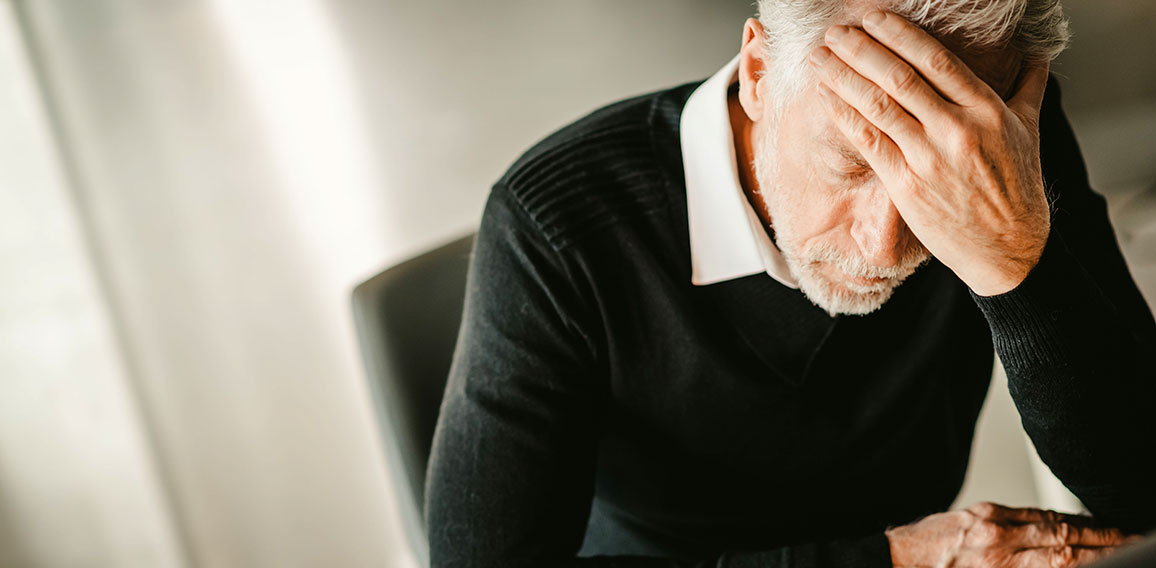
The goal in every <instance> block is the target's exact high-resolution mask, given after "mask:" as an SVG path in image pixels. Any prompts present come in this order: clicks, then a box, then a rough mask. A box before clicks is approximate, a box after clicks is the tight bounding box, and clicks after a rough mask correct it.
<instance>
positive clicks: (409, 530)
mask: <svg viewBox="0 0 1156 568" xmlns="http://www.w3.org/2000/svg"><path fill="white" fill-rule="evenodd" d="M473 242H474V237H473V235H469V236H467V237H464V238H461V239H458V240H456V241H454V242H452V243H449V244H447V245H444V246H442V247H439V248H437V249H435V250H433V251H430V252H428V253H426V254H423V255H421V256H419V257H416V258H413V259H411V260H408V261H406V262H403V263H402V264H399V265H397V266H394V267H392V268H389V269H387V270H385V271H384V272H382V273H381V274H378V275H377V276H374V277H373V278H371V279H369V280H368V281H366V282H364V283H363V284H361V285H359V286H358V287H357V288H355V289H354V291H353V314H354V321H355V322H356V325H357V335H358V339H359V341H360V343H361V352H362V357H363V359H364V360H365V368H366V373H367V376H368V378H369V381H370V384H371V387H372V389H371V390H372V392H373V397H374V405H375V407H376V410H377V422H378V425H379V428H380V429H381V433H382V438H383V439H384V442H385V457H386V460H387V462H388V466H389V468H390V472H391V474H392V477H393V482H394V486H395V489H396V490H395V494H396V495H397V501H398V504H399V506H400V507H401V516H402V522H403V524H404V525H405V526H404V529H405V532H406V536H407V538H408V540H409V542H410V546H411V548H412V549H413V552H414V555H415V557H416V559H417V560H418V561H419V562H420V563H421V564H422V565H423V566H424V565H426V564H428V543H427V539H426V534H425V525H424V522H423V516H422V515H423V512H422V505H423V499H424V494H425V470H426V464H427V463H428V462H429V454H430V447H431V445H432V444H433V434H434V426H435V425H436V424H437V417H438V409H439V407H440V405H441V399H442V394H443V391H444V390H445V385H446V378H447V375H448V374H449V369H450V360H451V358H452V357H453V351H454V344H455V342H456V341H457V334H458V328H459V327H460V325H461V317H462V303H463V300H464V298H465V290H466V272H467V269H468V267H469V260H470V250H471V249H472V247H473Z"/></svg>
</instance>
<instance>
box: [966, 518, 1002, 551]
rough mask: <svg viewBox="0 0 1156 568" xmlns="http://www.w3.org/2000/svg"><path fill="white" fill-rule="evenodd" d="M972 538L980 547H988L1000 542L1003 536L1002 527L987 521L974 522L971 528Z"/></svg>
mask: <svg viewBox="0 0 1156 568" xmlns="http://www.w3.org/2000/svg"><path fill="white" fill-rule="evenodd" d="M971 535H972V538H974V539H975V542H976V543H977V544H979V545H981V546H990V545H993V544H996V543H998V542H999V541H1000V538H1001V537H1002V536H1003V527H1001V526H999V525H998V524H996V523H993V522H991V521H987V520H981V521H978V522H976V523H975V524H974V525H972V527H971Z"/></svg>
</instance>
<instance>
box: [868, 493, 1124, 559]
mask: <svg viewBox="0 0 1156 568" xmlns="http://www.w3.org/2000/svg"><path fill="white" fill-rule="evenodd" d="M1137 538H1138V537H1135V536H1128V535H1125V534H1123V533H1121V532H1120V531H1118V530H1116V529H1110V528H1099V527H1096V526H1094V525H1093V524H1092V522H1091V518H1090V517H1083V516H1079V515H1064V514H1061V513H1056V512H1053V511H1041V510H1038V509H1013V508H1009V507H1003V506H1000V505H996V504H993V503H977V504H975V505H972V506H971V507H969V508H968V509H967V510H964V511H950V512H947V513H939V514H936V515H931V516H929V517H925V518H923V519H922V520H920V521H918V522H916V523H913V524H910V525H905V526H901V527H896V528H893V529H890V530H888V531H887V539H888V541H889V542H890V545H891V558H892V564H893V565H894V566H895V567H896V568H904V567H909V566H921V567H932V566H934V567H940V566H942V567H947V566H951V567H957V568H966V567H971V566H977V567H980V566H982V567H984V568H1013V567H1015V568H1020V567H1023V568H1028V567H1035V566H1039V567H1045V568H1062V567H1068V566H1079V565H1082V564H1087V563H1088V562H1092V561H1094V560H1097V559H1100V558H1103V557H1104V556H1107V555H1108V554H1111V553H1112V552H1113V550H1114V547H1116V546H1119V545H1122V544H1127V543H1130V542H1132V541H1134V540H1136V539H1137Z"/></svg>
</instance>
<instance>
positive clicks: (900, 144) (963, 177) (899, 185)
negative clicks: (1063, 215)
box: [811, 12, 1050, 295]
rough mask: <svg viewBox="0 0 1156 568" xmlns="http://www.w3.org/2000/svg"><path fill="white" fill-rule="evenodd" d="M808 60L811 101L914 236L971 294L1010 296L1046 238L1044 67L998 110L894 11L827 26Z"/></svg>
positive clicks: (947, 55) (977, 83) (987, 93)
mask: <svg viewBox="0 0 1156 568" xmlns="http://www.w3.org/2000/svg"><path fill="white" fill-rule="evenodd" d="M826 44H827V45H825V46H821V47H819V48H817V49H816V50H815V51H814V52H813V53H812V54H811V63H812V65H813V66H814V67H815V69H816V72H817V73H818V77H819V86H818V90H819V94H820V95H821V96H822V98H823V105H824V108H825V110H826V111H827V113H828V115H829V116H830V117H831V119H832V120H833V121H834V123H835V125H836V126H837V127H838V129H839V131H840V132H841V133H842V134H843V136H845V137H846V138H847V139H848V140H849V141H850V142H851V143H852V144H853V145H854V146H855V148H856V149H857V150H858V151H859V152H860V153H861V154H862V155H863V157H864V158H865V159H866V160H867V162H868V163H869V164H870V165H871V168H872V169H873V170H874V171H875V174H876V175H877V176H878V177H879V180H880V181H881V182H882V184H883V186H884V187H886V189H887V192H888V194H889V196H890V198H891V202H892V203H893V204H894V205H895V208H896V209H897V210H898V211H899V214H900V215H901V216H902V217H903V219H904V221H906V223H907V225H908V227H909V228H910V229H911V231H912V233H913V234H914V235H915V236H916V237H917V238H919V240H920V241H921V242H922V243H923V245H924V246H925V247H927V249H928V250H929V251H930V252H931V253H932V254H933V255H934V256H935V257H936V258H938V259H939V260H940V261H941V262H943V264H944V265H946V266H947V267H949V268H951V269H952V270H953V271H954V272H955V273H956V275H958V276H959V277H960V279H962V280H963V281H964V283H966V284H967V285H968V286H969V287H971V289H972V290H974V291H975V292H976V293H978V294H981V295H994V294H999V293H1003V292H1007V291H1009V290H1011V289H1012V288H1014V287H1016V286H1017V285H1018V284H1019V283H1020V282H1022V281H1023V279H1024V277H1026V276H1027V274H1028V272H1029V271H1030V270H1031V269H1032V268H1033V267H1034V266H1035V265H1036V263H1037V262H1038V261H1039V257H1040V255H1041V254H1042V251H1043V248H1044V244H1045V243H1046V241H1047V236H1048V233H1049V229H1050V217H1049V211H1048V202H1047V198H1046V196H1045V193H1044V186H1043V177H1042V173H1041V170H1040V163H1039V131H1038V121H1039V110H1040V104H1041V103H1042V101H1043V93H1044V87H1045V85H1046V83H1047V77H1048V67H1047V65H1046V64H1043V65H1036V66H1029V67H1027V68H1025V69H1023V70H1022V71H1021V72H1020V74H1019V75H1020V80H1019V83H1018V84H1017V85H1015V86H1014V87H1013V88H1012V89H1011V96H1010V97H1009V98H1008V100H1007V101H1006V102H1005V101H1004V100H1003V99H1002V98H1001V97H1000V95H999V94H998V93H996V92H995V91H994V90H993V89H992V88H991V87H990V86H989V85H988V84H987V83H985V82H984V81H983V80H981V79H980V78H979V77H978V76H977V75H976V74H975V73H974V72H973V71H972V70H971V69H970V68H969V67H968V66H967V65H966V64H964V62H963V61H962V60H961V59H960V58H959V57H958V56H957V55H956V54H954V53H953V52H952V51H950V50H949V49H947V48H946V47H944V45H943V44H942V43H940V42H939V41H938V40H936V39H935V38H934V37H932V36H931V35H930V34H928V33H927V32H925V31H923V30H922V29H920V28H919V27H918V26H916V25H914V24H912V23H911V22H909V21H907V20H905V19H903V18H902V17H900V16H897V15H895V14H891V13H886V12H871V13H868V14H867V15H866V16H864V18H863V28H862V29H858V28H854V27H849V26H832V27H831V28H830V29H829V30H828V32H827V36H826Z"/></svg>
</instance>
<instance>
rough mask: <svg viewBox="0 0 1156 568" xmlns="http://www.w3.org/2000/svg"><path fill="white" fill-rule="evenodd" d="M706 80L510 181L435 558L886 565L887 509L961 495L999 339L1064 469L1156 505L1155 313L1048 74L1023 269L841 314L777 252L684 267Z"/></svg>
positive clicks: (514, 562)
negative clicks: (759, 260) (767, 262)
mask: <svg viewBox="0 0 1156 568" xmlns="http://www.w3.org/2000/svg"><path fill="white" fill-rule="evenodd" d="M695 86H696V85H694V84H691V85H685V86H681V87H678V88H674V89H671V90H668V91H663V92H659V93H654V94H650V95H645V96H642V97H638V98H634V99H630V100H627V101H623V102H620V103H617V104H614V105H611V106H608V107H606V108H603V109H601V110H598V111H596V112H594V113H593V114H591V115H589V116H587V117H585V118H583V119H581V120H579V121H577V122H576V123H574V124H572V125H570V126H568V127H566V128H564V129H562V130H561V131H559V132H557V133H555V134H554V135H552V136H550V137H549V138H547V139H545V140H544V141H542V142H541V143H539V144H537V145H536V146H535V147H534V148H533V149H531V150H530V151H529V152H528V153H526V154H525V155H524V156H523V157H522V158H521V159H519V160H518V161H517V162H516V163H515V164H514V165H513V166H512V167H511V168H510V170H509V172H508V173H507V174H506V175H505V176H503V177H502V178H501V179H500V180H499V181H498V182H497V184H496V185H495V186H494V188H493V191H492V193H491V195H490V198H489V201H488V203H487V205H486V209H485V213H484V215H483V218H482V224H481V228H480V230H479V232H478V237H477V244H476V249H475V256H474V259H473V264H472V268H471V271H470V276H469V285H468V293H467V299H466V309H465V315H464V321H463V324H462V328H461V335H460V337H459V340H458V346H457V352H456V354H455V357H454V363H453V368H452V371H451V373H450V378H449V383H448V386H447V388H446V393H445V399H444V402H443V405H442V412H441V417H440V420H439V422H438V428H437V434H436V437H435V442H434V448H433V455H432V458H431V462H430V467H429V480H428V491H427V495H428V499H427V517H428V526H429V538H430V547H431V559H432V563H433V566H435V567H443V566H455V567H456V566H511V567H515V566H561V565H571V564H576V565H589V566H624V567H628V566H720V567H721V566H889V565H890V556H889V553H888V544H887V539H886V537H885V536H883V532H882V531H883V530H884V529H885V528H886V527H888V526H893V525H899V524H904V523H908V522H911V521H913V520H915V519H917V518H918V517H920V516H922V515H926V514H929V513H933V512H937V511H943V510H945V509H946V508H947V507H948V506H949V505H950V504H951V502H952V501H953V499H954V498H955V496H956V494H957V493H958V491H959V488H960V485H961V483H962V481H963V476H964V472H965V470H966V468H967V462H968V457H969V451H970V448H971V442H972V434H973V432H974V429H975V422H976V417H977V414H978V413H979V410H980V406H981V405H982V403H983V399H984V396H985V394H986V392H987V388H988V384H989V380H990V376H991V370H992V364H993V358H992V345H993V343H994V345H995V349H996V351H998V353H999V356H1000V358H1001V359H1002V361H1003V363H1004V365H1005V367H1006V369H1007V371H1008V379H1009V383H1010V388H1011V394H1012V396H1013V397H1014V399H1015V402H1016V405H1017V407H1018V409H1019V411H1020V414H1021V416H1022V418H1023V424H1024V427H1025V428H1026V429H1027V432H1028V433H1029V434H1030V436H1031V438H1032V440H1033V441H1034V442H1035V444H1036V447H1037V448H1038V449H1039V452H1040V455H1041V457H1042V458H1043V459H1044V461H1045V462H1046V463H1047V464H1048V465H1049V466H1050V467H1051V468H1052V470H1053V471H1054V472H1055V473H1056V474H1057V476H1059V478H1060V479H1061V480H1063V482H1064V483H1065V484H1066V485H1067V486H1068V487H1069V488H1070V489H1071V490H1072V491H1073V492H1075V494H1076V495H1077V496H1079V497H1080V498H1081V499H1082V500H1083V501H1084V503H1085V504H1086V505H1087V507H1088V508H1089V509H1090V510H1091V512H1092V513H1094V514H1095V515H1097V516H1099V517H1102V518H1103V519H1104V521H1105V522H1108V523H1111V524H1115V525H1119V526H1123V527H1126V528H1132V529H1146V528H1149V527H1152V526H1154V525H1156V491H1154V489H1153V486H1154V481H1153V480H1156V467H1154V464H1153V458H1152V454H1153V449H1154V445H1153V440H1154V438H1153V433H1154V429H1156V428H1154V423H1156V421H1154V419H1153V416H1156V390H1154V388H1153V385H1154V380H1153V367H1152V366H1151V363H1152V360H1153V354H1154V352H1156V349H1154V347H1156V324H1154V322H1153V319H1152V316H1151V313H1150V312H1149V310H1148V308H1147V306H1146V304H1145V303H1144V300H1143V299H1142V298H1141V296H1140V293H1139V292H1138V291H1137V289H1136V286H1135V284H1134V283H1133V281H1132V278H1131V276H1130V275H1129V273H1128V270H1127V268H1126V267H1125V264H1124V261H1123V258H1122V257H1121V254H1120V251H1119V248H1118V246H1117V244H1116V240H1115V236H1114V234H1113V232H1112V228H1111V226H1110V224H1109V222H1108V217H1107V212H1106V208H1105V204H1104V200H1103V199H1102V198H1101V197H1100V196H1098V195H1097V194H1095V193H1093V192H1092V191H1091V190H1090V188H1089V186H1088V181H1087V175H1086V173H1085V171H1084V166H1083V162H1082V159H1081V157H1080V154H1079V151H1078V149H1077V147H1076V143H1075V140H1074V137H1073V135H1072V132H1071V129H1070V128H1069V126H1068V123H1067V120H1066V118H1065V117H1064V115H1063V112H1062V110H1061V108H1060V103H1059V94H1058V91H1057V85H1056V84H1055V81H1054V80H1052V81H1051V82H1049V85H1048V91H1047V92H1048V96H1047V97H1046V99H1045V103H1044V108H1043V116H1042V127H1041V141H1042V160H1043V167H1044V172H1045V174H1044V175H1045V178H1046V179H1045V181H1046V185H1047V187H1048V189H1049V191H1050V192H1051V193H1052V197H1053V199H1055V214H1054V221H1053V231H1052V234H1051V236H1050V239H1049V241H1048V244H1047V247H1046V249H1045V252H1044V255H1043V257H1042V259H1041V260H1040V262H1039V265H1038V266H1037V267H1036V268H1035V269H1034V270H1033V271H1032V272H1031V274H1030V275H1029V276H1028V277H1027V279H1026V280H1025V281H1024V282H1023V283H1022V284H1021V285H1020V286H1019V287H1017V288H1016V289H1015V290H1012V291H1010V292H1008V293H1006V294H1003V295H1000V296H994V297H987V298H985V297H979V296H976V295H974V294H972V293H971V292H970V291H969V290H968V289H967V287H966V286H964V285H963V284H962V283H961V282H960V281H959V280H958V279H957V278H956V277H955V275H954V274H953V273H952V272H951V271H950V270H948V269H946V268H945V267H944V266H943V265H941V264H939V263H937V262H935V261H932V262H931V263H930V264H928V265H925V266H924V267H922V268H920V269H919V270H918V271H917V272H916V274H914V275H913V276H912V277H911V278H909V279H908V280H907V282H905V283H904V284H903V285H902V286H900V287H899V288H898V289H897V290H896V292H895V295H894V296H893V297H892V299H891V300H890V301H888V302H887V304H886V305H885V306H884V307H883V308H882V309H880V310H879V311H877V312H875V313H873V314H870V315H867V316H842V317H835V318H831V317H828V316H827V314H826V313H825V312H823V311H822V310H820V309H818V308H816V307H815V306H813V305H812V304H811V303H810V302H809V301H808V300H807V299H806V298H804V297H803V295H802V294H801V293H800V292H799V291H798V290H792V289H789V288H787V287H785V286H783V285H781V284H779V283H778V282H776V281H774V280H773V279H771V277H769V276H768V275H766V274H759V275H754V276H748V277H744V278H738V279H735V280H731V281H727V282H722V283H718V284H712V285H709V286H701V287H697V286H693V285H691V281H690V275H691V266H690V250H689V242H688V235H687V210H686V207H687V206H686V188H685V185H684V181H683V171H682V162H681V154H680V146H679V129H678V126H679V117H680V113H681V112H682V108H683V105H684V103H685V101H686V99H687V97H688V96H689V95H690V93H691V92H692V90H693V89H694V87H695ZM592 556H598V557H599V558H587V557H592ZM576 557H582V558H578V559H576ZM611 557H617V558H611ZM644 557H649V558H644Z"/></svg>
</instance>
